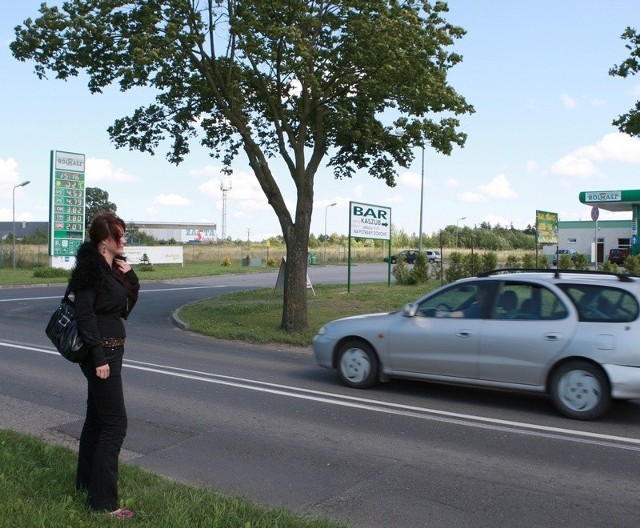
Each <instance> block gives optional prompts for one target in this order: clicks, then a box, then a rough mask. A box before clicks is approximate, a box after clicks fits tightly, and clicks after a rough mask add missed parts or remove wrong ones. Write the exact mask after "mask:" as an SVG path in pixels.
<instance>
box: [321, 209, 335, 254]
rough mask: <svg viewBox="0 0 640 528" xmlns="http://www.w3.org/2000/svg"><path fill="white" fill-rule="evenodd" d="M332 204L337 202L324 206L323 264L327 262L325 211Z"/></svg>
mask: <svg viewBox="0 0 640 528" xmlns="http://www.w3.org/2000/svg"><path fill="white" fill-rule="evenodd" d="M334 205H338V204H337V202H333V203H332V204H329V205H327V206H325V208H324V241H323V244H324V262H325V264H326V263H327V211H328V210H329V207H333V206H334Z"/></svg>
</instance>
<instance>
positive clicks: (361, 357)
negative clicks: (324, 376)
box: [338, 339, 378, 389]
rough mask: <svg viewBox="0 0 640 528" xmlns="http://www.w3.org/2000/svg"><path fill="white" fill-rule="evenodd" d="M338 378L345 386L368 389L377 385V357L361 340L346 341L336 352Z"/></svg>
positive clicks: (369, 346)
mask: <svg viewBox="0 0 640 528" xmlns="http://www.w3.org/2000/svg"><path fill="white" fill-rule="evenodd" d="M338 376H339V377H340V380H341V381H342V383H344V384H345V385H348V386H349V387H353V388H355V389H368V388H369V387H373V386H374V385H375V384H376V383H378V357H377V356H376V354H375V352H374V351H373V349H372V348H371V345H369V344H368V343H367V342H365V341H363V340H361V339H352V340H349V341H346V342H345V343H343V344H342V345H341V346H340V349H339V351H338Z"/></svg>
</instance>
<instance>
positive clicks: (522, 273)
mask: <svg viewBox="0 0 640 528" xmlns="http://www.w3.org/2000/svg"><path fill="white" fill-rule="evenodd" d="M478 277H493V278H499V279H501V280H523V279H525V280H535V281H541V282H553V283H556V282H574V283H577V282H580V283H584V284H594V283H612V282H618V283H623V284H628V285H631V284H634V285H636V286H637V285H638V284H640V278H638V277H632V276H630V275H626V274H624V273H612V272H604V271H593V270H541V269H521V268H503V269H498V270H492V271H488V272H486V273H481V274H479V275H478Z"/></svg>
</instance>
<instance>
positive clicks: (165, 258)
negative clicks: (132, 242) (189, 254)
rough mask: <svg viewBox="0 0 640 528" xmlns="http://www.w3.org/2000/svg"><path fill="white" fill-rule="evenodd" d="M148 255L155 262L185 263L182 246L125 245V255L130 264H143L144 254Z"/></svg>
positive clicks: (152, 262) (150, 260)
mask: <svg viewBox="0 0 640 528" xmlns="http://www.w3.org/2000/svg"><path fill="white" fill-rule="evenodd" d="M145 254H146V255H147V257H148V258H149V262H150V263H151V264H152V265H153V264H183V263H184V252H183V247H182V246H125V248H124V255H125V257H127V262H129V264H141V263H142V256H143V255H145Z"/></svg>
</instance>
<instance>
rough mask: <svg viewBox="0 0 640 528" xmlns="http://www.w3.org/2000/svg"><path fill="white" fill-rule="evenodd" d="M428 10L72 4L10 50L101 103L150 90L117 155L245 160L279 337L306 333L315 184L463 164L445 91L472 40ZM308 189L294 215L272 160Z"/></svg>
mask: <svg viewBox="0 0 640 528" xmlns="http://www.w3.org/2000/svg"><path fill="white" fill-rule="evenodd" d="M447 11H448V8H447V6H446V4H445V3H444V2H441V1H436V2H429V1H427V0H367V1H366V2H363V1H361V0H269V1H264V2H262V1H260V2H256V1H255V0H215V1H214V0H208V1H206V2H205V1H201V2H196V1H193V0H130V1H127V0H69V1H68V2H65V3H64V4H63V5H62V7H61V8H57V7H48V6H46V4H43V5H42V6H41V7H40V13H41V16H40V17H39V18H38V19H36V20H31V19H27V20H26V21H25V22H24V23H23V25H22V26H19V27H17V28H16V39H15V41H14V42H13V43H12V44H11V50H12V53H13V55H14V56H15V57H16V58H17V59H19V60H23V61H25V60H33V61H35V63H36V65H35V73H36V74H37V75H38V76H40V77H45V76H46V74H47V72H49V71H51V72H54V73H55V75H56V77H58V78H60V79H65V80H66V79H68V78H69V77H73V76H77V75H79V74H80V72H81V71H83V72H84V73H85V74H86V75H87V76H88V79H89V81H88V87H89V90H91V92H94V93H95V92H101V91H102V89H103V88H104V87H106V86H108V85H110V84H113V83H118V84H119V86H120V89H121V90H129V89H131V88H135V87H138V86H148V87H151V88H153V89H154V90H155V91H156V93H157V95H156V97H155V101H154V102H152V103H150V104H149V105H148V106H146V107H141V108H138V109H137V110H136V111H135V112H134V113H133V115H131V116H128V117H124V118H120V119H117V120H116V121H115V123H114V125H113V126H111V127H110V128H109V129H108V132H109V134H110V136H111V138H112V140H113V141H114V143H115V145H116V146H117V147H128V148H130V149H137V150H140V151H142V152H148V153H151V154H153V153H155V151H156V150H157V149H158V148H160V147H163V148H164V146H166V144H165V140H166V139H168V140H170V142H171V144H170V145H168V146H167V148H168V153H167V158H168V160H169V161H170V162H172V163H176V164H177V163H180V162H181V161H182V160H183V159H184V157H185V156H186V155H187V154H188V153H189V150H190V148H191V147H192V145H193V144H194V139H196V138H197V139H199V141H200V144H201V145H202V146H204V147H206V148H208V149H209V150H210V153H211V155H212V156H213V157H214V158H217V159H220V160H222V163H223V167H224V168H225V170H226V171H227V172H228V173H229V174H231V172H232V170H231V165H232V161H233V160H234V159H235V158H236V156H238V155H239V154H240V152H241V151H242V152H243V154H244V155H245V156H246V158H247V160H248V163H249V165H250V166H251V168H252V170H253V172H254V174H255V176H256V178H257V180H258V182H259V184H260V186H261V188H262V190H263V192H264V194H265V196H266V197H267V200H268V202H269V204H270V205H271V207H272V208H273V210H274V212H275V214H276V216H277V218H278V221H279V223H280V227H281V230H282V234H283V236H284V240H285V243H286V251H287V265H286V271H285V277H284V288H283V291H284V298H283V301H284V302H283V315H282V322H281V326H282V328H284V329H285V330H289V331H297V330H302V329H304V328H306V327H307V298H306V276H307V248H308V242H309V227H310V223H311V215H312V212H313V196H314V180H315V177H316V173H317V170H318V168H319V167H320V164H321V163H322V162H323V160H325V158H328V159H326V162H325V163H326V165H327V166H329V167H331V168H332V169H333V172H334V176H335V177H336V178H337V179H340V178H345V177H351V176H352V174H353V173H354V172H355V171H356V170H359V169H366V170H368V172H369V173H370V174H371V176H373V177H374V178H379V179H381V180H383V181H384V182H386V183H387V184H388V185H389V186H394V185H395V183H396V170H397V166H398V165H399V166H402V167H407V166H408V165H409V164H410V162H411V161H412V160H413V157H414V154H413V149H414V147H416V146H425V145H427V144H429V145H431V146H432V147H433V148H434V149H436V150H437V151H439V152H442V153H444V154H450V153H451V150H452V148H453V146H454V145H459V146H462V145H463V144H464V142H465V139H466V135H465V134H464V133H462V132H459V131H458V127H459V121H458V118H457V116H459V115H461V114H465V113H471V112H473V107H472V106H470V105H469V104H468V103H467V102H466V101H465V99H464V98H463V97H462V96H460V95H459V94H458V93H457V92H456V91H455V90H454V89H453V88H452V87H451V86H449V84H448V83H447V72H448V70H449V69H450V68H452V67H453V66H454V65H456V64H457V63H459V62H460V61H461V60H462V58H461V56H460V55H458V54H456V53H454V52H449V51H447V48H448V47H449V46H451V45H452V44H453V43H454V41H455V39H458V38H461V37H462V36H463V35H464V33H465V32H464V30H463V29H462V28H459V27H456V26H453V25H451V24H448V23H447V22H446V20H445V19H444V18H443V14H444V13H446V12H447ZM276 158H278V159H280V160H281V161H283V162H284V164H285V166H286V167H287V170H288V173H289V174H288V175H289V177H290V178H291V179H292V180H293V182H294V184H295V188H296V193H297V196H296V206H295V211H294V212H293V214H292V213H291V212H290V211H289V210H288V208H287V206H286V203H285V199H284V197H283V195H282V193H281V189H280V187H279V181H278V179H279V178H281V177H282V176H281V175H280V174H277V173H275V172H274V171H273V170H272V166H271V164H270V162H272V161H273V160H274V159H276Z"/></svg>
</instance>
